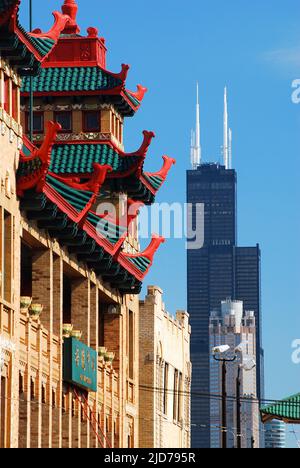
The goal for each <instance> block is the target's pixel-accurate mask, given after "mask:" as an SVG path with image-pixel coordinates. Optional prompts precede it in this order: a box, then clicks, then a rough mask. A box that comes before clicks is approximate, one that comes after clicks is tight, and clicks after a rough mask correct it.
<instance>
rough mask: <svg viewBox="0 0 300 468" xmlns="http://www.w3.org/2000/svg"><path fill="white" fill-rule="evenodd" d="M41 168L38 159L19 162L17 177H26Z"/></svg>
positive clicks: (40, 162)
mask: <svg viewBox="0 0 300 468" xmlns="http://www.w3.org/2000/svg"><path fill="white" fill-rule="evenodd" d="M41 166H42V161H41V160H40V158H34V159H31V160H29V161H20V163H19V167H18V171H17V177H18V178H20V177H26V176H29V175H30V174H33V173H34V172H36V171H38V170H39V169H40V168H41Z"/></svg>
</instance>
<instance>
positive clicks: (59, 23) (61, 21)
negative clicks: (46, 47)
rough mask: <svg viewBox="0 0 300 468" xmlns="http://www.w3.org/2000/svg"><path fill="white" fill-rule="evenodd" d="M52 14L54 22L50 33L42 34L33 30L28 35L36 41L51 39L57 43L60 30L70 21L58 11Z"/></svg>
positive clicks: (38, 30) (37, 30)
mask: <svg viewBox="0 0 300 468" xmlns="http://www.w3.org/2000/svg"><path fill="white" fill-rule="evenodd" d="M52 14H53V16H54V20H55V22H54V25H53V26H52V28H51V29H50V31H48V32H46V33H43V32H42V31H41V30H40V29H35V30H34V31H32V32H31V33H29V35H30V36H31V37H35V38H37V39H52V40H53V41H55V42H57V41H58V39H59V36H60V34H61V32H62V30H63V29H64V28H65V26H66V24H67V23H68V22H69V21H70V17H69V16H68V15H63V14H62V13H60V12H59V11H54V12H53V13H52Z"/></svg>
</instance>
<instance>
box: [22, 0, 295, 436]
mask: <svg viewBox="0 0 300 468" xmlns="http://www.w3.org/2000/svg"><path fill="white" fill-rule="evenodd" d="M22 3H23V10H24V9H25V6H26V0H23V2H22ZM33 3H34V26H35V27H42V28H44V29H45V28H47V27H49V26H50V22H51V21H50V19H51V18H50V12H51V11H52V10H54V9H59V8H60V5H61V3H62V0H55V1H54V0H53V1H52V0H51V1H50V0H48V1H47V2H39V1H37V0H33ZM78 4H79V14H78V19H79V23H80V25H81V27H82V33H83V34H84V33H85V31H86V28H87V27H88V26H97V27H99V29H100V33H101V35H102V36H104V37H105V38H106V40H107V46H108V49H109V54H108V68H109V69H110V70H112V71H119V70H120V64H121V63H128V64H130V65H131V66H132V68H131V71H130V74H129V80H128V84H129V85H130V87H131V88H132V89H133V88H134V87H135V85H136V84H137V83H142V84H143V85H145V86H147V87H148V88H149V93H148V94H147V96H146V98H145V100H144V103H143V106H142V109H141V110H140V111H139V113H138V114H137V116H136V117H135V118H134V119H128V122H127V128H126V143H127V149H128V150H129V151H131V150H135V149H136V148H137V147H138V146H139V143H140V140H141V132H142V130H144V129H149V130H154V131H155V132H156V135H157V138H156V140H155V141H154V144H153V145H152V148H151V150H150V152H149V155H148V163H147V164H148V166H147V167H148V168H149V169H150V170H155V169H156V168H158V167H160V164H161V161H160V157H161V156H162V155H163V154H166V153H167V154H169V155H170V156H173V157H175V158H176V159H177V165H176V167H175V169H173V171H172V173H171V175H170V177H169V179H168V182H167V184H166V185H165V187H164V188H163V189H162V190H161V192H160V194H159V197H158V200H159V201H181V202H184V200H185V171H186V169H187V168H188V167H189V144H190V130H191V128H192V126H193V125H194V105H195V83H196V81H197V80H198V81H199V85H200V99H201V124H202V149H203V155H204V159H205V160H206V161H217V160H219V157H220V147H221V145H222V111H223V110H222V99H223V87H224V85H225V84H226V85H227V86H228V90H229V91H228V92H229V111H230V123H231V126H232V129H233V135H234V146H233V157H234V166H235V168H236V169H237V172H238V208H239V216H238V223H239V244H240V245H255V244H256V243H257V242H258V243H260V245H261V249H262V304H263V316H264V319H263V324H264V347H265V353H266V362H265V366H266V396H267V398H281V397H284V396H287V395H290V394H293V393H296V392H299V391H300V366H296V365H295V364H292V362H291V343H292V341H293V340H294V339H296V338H300V314H299V285H300V281H299V280H300V274H299V269H300V266H299V265H300V247H299V245H300V244H299V234H300V223H299V200H300V197H299V195H300V194H299V192H300V184H299V175H300V159H299V153H300V152H299V148H300V146H299V143H300V105H298V106H297V105H295V104H292V102H291V92H292V90H291V83H292V81H293V80H294V79H297V78H300V67H299V65H300V5H299V0H286V1H284V2H283V1H282V0H252V1H251V2H244V1H241V0H228V1H226V2H224V0H206V1H205V0H188V1H185V2H182V1H179V0H173V1H171V0H164V1H161V0H152V1H151V2H145V1H141V0H139V1H137V0H127V1H126V2H124V1H121V0H115V1H114V2H103V1H101V0H78ZM25 13H26V12H24V14H23V19H24V21H25V24H26V16H25ZM147 283H148V284H158V285H160V286H161V287H162V288H163V290H164V291H165V302H166V305H167V308H168V309H169V311H170V312H174V311H175V310H176V309H180V308H185V307H186V262H185V251H184V242H182V241H168V243H167V244H165V245H164V246H163V247H162V248H161V249H160V253H159V254H158V256H157V258H156V262H155V266H154V267H153V269H152V271H151V273H150V275H149V276H148V278H147ZM298 430H300V429H298ZM299 438H300V435H299ZM292 443H295V439H291V442H290V444H292Z"/></svg>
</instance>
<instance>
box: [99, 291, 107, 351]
mask: <svg viewBox="0 0 300 468" xmlns="http://www.w3.org/2000/svg"><path fill="white" fill-rule="evenodd" d="M105 310H106V307H105V305H104V304H103V303H102V302H101V300H100V298H99V302H98V313H99V321H98V327H99V328H98V343H99V346H105V338H104V327H105Z"/></svg>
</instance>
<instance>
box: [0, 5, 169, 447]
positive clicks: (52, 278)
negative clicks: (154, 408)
mask: <svg viewBox="0 0 300 468" xmlns="http://www.w3.org/2000/svg"><path fill="white" fill-rule="evenodd" d="M19 4H20V0H5V1H3V0H0V30H1V33H2V35H1V40H0V125H1V127H0V155H1V158H0V183H1V187H0V273H1V275H0V366H1V386H0V402H1V404H0V447H4V448H8V447H20V448H23V447H24V448H28V447H33V448H35V447H36V448H39V447H43V448H47V447H50V448H60V447H63V448H77V447H78V448H84V447H137V446H138V445H139V414H138V412H139V299H138V295H137V294H138V293H139V291H140V288H141V284H142V280H143V278H144V276H145V274H146V273H147V272H148V270H149V268H150V267H151V265H152V261H153V256H154V253H155V251H156V249H157V248H158V246H159V244H160V243H161V242H162V239H160V238H157V237H154V238H153V240H152V242H151V244H150V246H149V247H148V248H147V249H146V250H145V251H144V252H140V251H139V242H138V239H137V229H136V226H137V223H136V216H137V214H138V211H137V209H135V211H134V214H132V211H131V213H130V211H129V208H130V207H131V205H132V204H133V201H135V202H136V200H135V197H136V196H137V197H138V200H139V206H140V204H143V203H147V204H149V203H151V202H152V201H153V200H154V196H155V194H156V192H157V190H158V189H159V188H160V186H161V185H162V183H163V182H164V180H165V178H166V175H167V172H168V170H169V169H170V167H171V165H172V164H173V160H169V159H168V158H165V161H164V167H163V169H162V170H161V171H159V172H158V173H157V174H149V173H144V172H143V162H144V159H145V156H146V152H147V150H148V147H149V145H150V142H151V138H152V137H153V134H152V133H150V132H144V136H145V138H144V142H143V144H142V146H141V148H140V150H139V151H137V152H135V153H132V154H129V155H127V154H125V153H124V151H123V124H124V117H127V116H131V115H134V113H135V112H136V111H137V110H138V108H139V106H140V104H141V101H142V97H143V95H144V93H145V89H144V88H142V87H139V88H138V92H137V93H131V92H129V91H128V90H126V88H125V80H126V76H127V72H128V67H126V66H123V68H122V71H121V73H119V74H112V73H111V72H108V71H107V70H106V60H105V57H106V47H105V44H104V40H103V38H99V37H98V32H97V29H96V28H89V29H88V33H87V34H88V35H87V36H80V35H79V31H80V30H79V27H78V25H77V23H76V13H77V5H76V2H75V1H74V0H65V1H64V4H63V8H62V10H63V11H62V13H57V12H56V13H55V19H56V21H55V25H54V27H53V28H52V30H51V31H49V33H41V32H40V31H39V30H36V31H34V32H33V33H30V34H28V33H26V32H25V31H24V29H23V28H22V27H21V26H20V24H19V20H18V8H19ZM74 57H76V59H75V58H74ZM66 69H67V72H66V76H64V73H65V71H66ZM91 69H92V76H91V71H90V70H91ZM78 70H80V72H79V73H81V75H80V76H79V78H78V81H77V82H76V84H74V79H75V78H74V76H76V73H77V72H78ZM47 73H50V74H52V75H55V77H54V78H53V82H54V83H55V85H56V84H57V83H58V82H59V83H60V84H62V85H66V83H69V82H70V77H71V80H73V81H72V87H70V88H68V89H67V90H65V89H60V90H58V89H56V90H54V91H53V89H52V91H51V86H50V87H49V76H48V77H46V78H45V75H46V74H47ZM93 73H94V74H95V75H93ZM29 75H33V79H32V88H31V89H32V90H33V91H34V96H33V97H34V103H33V110H34V113H33V115H32V114H31V112H30V109H31V106H30V92H28V86H29V88H30V78H29ZM52 75H51V76H52ZM43 77H44V78H43ZM43 80H44V81H43ZM68 80H69V81H68ZM89 80H90V81H89ZM95 82H96V83H97V86H99V89H94V88H93V91H91V90H90V89H89V88H88V90H87V92H86V86H87V84H88V83H92V84H93V86H95ZM107 83H109V87H105V86H106V84H107ZM83 85H84V86H83ZM20 86H22V94H23V103H22V106H23V107H22V110H23V116H22V122H23V125H24V131H25V133H26V132H27V133H28V136H29V134H30V133H32V134H31V137H32V140H33V141H34V142H35V144H36V145H37V146H34V144H33V143H32V142H30V141H29V139H28V138H27V137H25V136H23V135H22V133H23V132H22V127H21V125H20V122H21V115H20ZM38 86H44V87H45V88H44V89H43V90H42V91H41V92H40V90H39V89H38ZM74 86H75V88H76V86H77V88H76V89H75V88H74ZM31 89H29V91H31ZM31 115H32V117H31ZM51 120H52V121H56V122H58V123H59V124H60V126H59V125H57V124H55V123H51ZM69 123H70V125H71V128H69V127H68V124H69ZM31 126H32V132H30V130H31ZM95 127H97V128H95ZM46 129H47V130H46ZM56 138H57V139H56ZM74 148H75V150H74ZM74 151H78V155H79V159H76V158H74ZM61 154H63V155H66V154H67V156H66V159H64V160H63V159H59V157H60V155H61ZM99 155H100V156H101V157H100V156H99ZM98 156H99V158H98ZM64 157H65V156H64ZM72 158H73V159H72ZM93 158H94V159H93ZM97 158H98V159H97ZM75 159H76V161H78V166H77V162H76V161H75ZM74 161H75V162H74ZM75 163H76V164H75ZM70 164H73V166H72V170H71V171H70ZM130 164H131V166H130ZM56 165H58V166H59V169H57V167H56ZM123 166H126V171H125V168H124V167H123ZM72 171H73V172H72ZM108 173H110V176H109V177H110V178H108ZM129 175H130V178H128V177H129ZM119 195H121V197H119ZM102 199H103V200H105V202H108V201H109V203H110V204H109V206H110V207H111V206H113V207H115V208H116V211H117V209H118V210H119V211H118V213H119V212H122V216H123V215H124V213H125V221H124V222H123V219H121V218H122V216H121V215H120V219H119V215H118V217H117V219H115V220H114V219H113V218H110V217H109V215H110V213H107V209H108V208H107V206H106V208H105V209H104V210H103V212H101V213H100V214H99V212H98V211H97V206H98V205H96V203H97V204H98V202H99V200H100V201H101V200H102ZM125 202H126V203H125ZM128 206H129V208H128ZM123 212H124V213H123ZM95 220H96V221H97V224H96V228H95V227H94V225H93V222H95ZM122 222H123V224H122ZM113 223H114V224H113ZM99 226H100V227H99ZM113 227H114V228H115V229H113ZM101 229H102V230H103V231H105V232H106V231H108V234H107V235H106V236H105V235H103V233H102V231H101ZM99 231H101V232H100V234H101V235H100V234H99ZM67 342H68V343H71V344H72V345H74V346H75V347H74V349H76V352H75V354H74V355H73V354H72V355H71V359H72V362H71V363H69V361H67V360H66V343H67ZM94 355H96V363H95V362H94V358H93V356H94ZM66 362H67V364H66ZM80 365H81V368H80ZM78 368H80V372H81V373H80V378H79V377H78V376H76V375H75V371H78ZM66 371H68V372H71V373H72V376H71V377H68V378H66V375H67V374H66ZM88 372H91V373H92V377H91V375H90V374H88ZM94 378H95V379H96V387H95V388H93V387H92V380H93V379H94ZM78 379H79V380H78ZM80 379H81V380H80Z"/></svg>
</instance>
